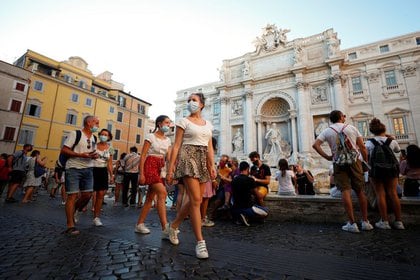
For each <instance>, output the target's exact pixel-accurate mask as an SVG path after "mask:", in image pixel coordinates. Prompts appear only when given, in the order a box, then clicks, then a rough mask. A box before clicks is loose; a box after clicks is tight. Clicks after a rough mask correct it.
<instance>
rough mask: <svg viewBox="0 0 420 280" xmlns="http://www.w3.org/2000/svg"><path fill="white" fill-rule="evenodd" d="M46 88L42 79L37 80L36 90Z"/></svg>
mask: <svg viewBox="0 0 420 280" xmlns="http://www.w3.org/2000/svg"><path fill="white" fill-rule="evenodd" d="M43 88H44V84H43V83H42V82H40V81H35V83H34V90H36V91H42V90H43Z"/></svg>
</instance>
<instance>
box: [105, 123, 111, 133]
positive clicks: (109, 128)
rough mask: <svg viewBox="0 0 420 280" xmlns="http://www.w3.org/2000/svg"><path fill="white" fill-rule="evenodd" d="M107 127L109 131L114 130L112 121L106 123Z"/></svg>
mask: <svg viewBox="0 0 420 280" xmlns="http://www.w3.org/2000/svg"><path fill="white" fill-rule="evenodd" d="M106 129H108V130H109V131H112V123H110V122H109V123H107V124H106Z"/></svg>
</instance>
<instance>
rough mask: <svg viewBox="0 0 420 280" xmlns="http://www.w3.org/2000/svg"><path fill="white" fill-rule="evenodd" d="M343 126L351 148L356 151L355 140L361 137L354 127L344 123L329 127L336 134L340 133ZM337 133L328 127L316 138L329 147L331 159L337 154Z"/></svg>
mask: <svg viewBox="0 0 420 280" xmlns="http://www.w3.org/2000/svg"><path fill="white" fill-rule="evenodd" d="M345 125H346V128H345V129H344V133H345V134H346V135H347V138H348V139H349V140H350V142H351V144H352V146H353V147H354V148H355V149H356V150H357V151H358V150H359V148H358V147H357V145H356V139H357V137H362V135H361V134H360V132H359V130H357V128H356V127H354V126H352V125H350V124H344V123H334V124H332V125H331V127H333V128H334V129H335V130H336V131H337V132H341V130H342V129H343V126H345ZM337 132H335V131H334V130H333V129H332V128H330V127H328V128H327V129H325V130H324V131H322V132H321V134H319V135H318V137H317V138H316V139H319V140H321V141H322V142H325V141H327V143H328V145H329V146H330V149H331V153H332V155H333V157H334V155H335V154H336V152H337Z"/></svg>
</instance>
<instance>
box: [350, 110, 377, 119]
mask: <svg viewBox="0 0 420 280" xmlns="http://www.w3.org/2000/svg"><path fill="white" fill-rule="evenodd" d="M351 118H352V119H372V118H373V115H372V114H368V113H365V112H359V113H357V114H356V115H353V116H352V117H351Z"/></svg>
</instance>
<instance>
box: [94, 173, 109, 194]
mask: <svg viewBox="0 0 420 280" xmlns="http://www.w3.org/2000/svg"><path fill="white" fill-rule="evenodd" d="M108 182H109V181H108V168H107V167H94V168H93V190H94V191H95V192H96V191H106V190H108V186H109V184H108Z"/></svg>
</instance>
